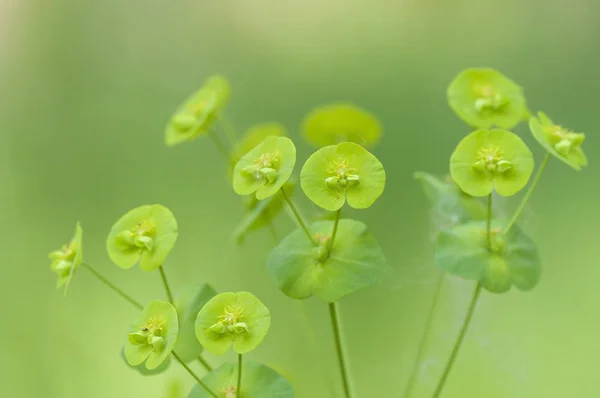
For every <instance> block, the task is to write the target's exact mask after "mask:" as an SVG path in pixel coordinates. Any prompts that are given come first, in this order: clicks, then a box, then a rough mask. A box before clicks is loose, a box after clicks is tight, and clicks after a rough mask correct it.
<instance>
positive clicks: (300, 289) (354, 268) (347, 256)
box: [267, 220, 388, 302]
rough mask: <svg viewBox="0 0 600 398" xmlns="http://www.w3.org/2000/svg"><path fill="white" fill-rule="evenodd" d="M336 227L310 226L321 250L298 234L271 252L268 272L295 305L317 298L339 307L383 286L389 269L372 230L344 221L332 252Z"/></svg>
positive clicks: (329, 222)
mask: <svg viewBox="0 0 600 398" xmlns="http://www.w3.org/2000/svg"><path fill="white" fill-rule="evenodd" d="M333 226H334V222H333V221H320V222H316V223H313V224H312V225H310V226H309V230H310V233H311V234H312V235H313V236H314V237H315V239H316V241H317V242H318V245H317V246H315V245H314V244H313V243H312V242H311V241H310V240H309V239H307V237H306V235H305V234H304V231H302V230H301V229H297V230H295V231H294V232H292V233H291V234H290V235H288V236H287V237H286V238H284V239H283V240H282V241H281V243H280V244H279V245H278V246H277V247H276V248H274V249H273V250H272V251H271V255H270V256H269V260H268V262H267V269H268V270H269V274H270V275H271V277H272V278H273V279H274V280H275V283H276V284H277V287H279V289H281V291H282V292H283V293H284V294H286V295H287V296H289V297H292V298H295V299H306V298H309V297H311V296H312V295H316V296H318V297H319V298H321V299H322V300H324V301H327V302H334V301H337V300H339V299H341V298H342V297H344V296H347V295H349V294H351V293H354V292H356V291H359V290H362V289H365V288H367V287H371V286H375V285H377V284H379V283H380V282H381V281H382V280H383V278H384V276H385V274H386V271H387V270H388V265H387V262H386V260H385V257H384V255H383V252H382V251H381V249H380V248H379V245H378V244H377V241H376V240H375V238H373V236H372V235H371V234H370V233H369V232H368V231H367V226H366V225H365V224H363V223H361V222H359V221H354V220H340V222H339V226H338V231H337V234H336V236H335V240H334V242H333V246H331V235H332V231H333Z"/></svg>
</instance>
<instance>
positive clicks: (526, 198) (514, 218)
mask: <svg viewBox="0 0 600 398" xmlns="http://www.w3.org/2000/svg"><path fill="white" fill-rule="evenodd" d="M548 160H550V152H548V153H546V157H545V158H544V160H542V165H541V166H540V168H539V169H538V171H537V174H536V175H535V177H534V178H533V181H532V182H531V185H530V186H529V189H528V190H527V193H526V194H525V196H523V200H521V204H520V205H519V207H518V208H517V211H515V214H513V216H512V218H511V219H510V221H509V222H508V224H507V225H506V227H505V228H504V234H505V235H506V234H508V231H510V229H511V228H512V227H513V225H514V224H515V223H516V222H517V219H518V218H519V216H520V215H521V213H522V212H523V210H524V209H525V205H527V202H528V201H529V198H530V197H531V194H532V193H533V190H534V189H535V186H536V185H537V183H538V182H539V181H540V178H541V177H542V173H543V171H544V169H545V168H546V165H547V164H548Z"/></svg>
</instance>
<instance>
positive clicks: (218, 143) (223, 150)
mask: <svg viewBox="0 0 600 398" xmlns="http://www.w3.org/2000/svg"><path fill="white" fill-rule="evenodd" d="M208 135H209V136H210V138H211V140H212V141H213V142H214V143H215V146H216V147H217V149H218V150H219V152H220V153H221V155H222V156H223V157H224V158H225V160H226V161H227V164H229V162H230V161H231V157H230V155H229V149H227V147H226V146H225V145H224V144H223V142H221V140H220V139H219V136H218V135H217V133H215V131H214V130H210V131H209V132H208Z"/></svg>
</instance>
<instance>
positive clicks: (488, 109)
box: [448, 68, 528, 129]
mask: <svg viewBox="0 0 600 398" xmlns="http://www.w3.org/2000/svg"><path fill="white" fill-rule="evenodd" d="M448 103H449V104H450V107H451V108H452V109H453V110H454V112H456V114H457V115H458V116H459V117H460V118H461V119H462V120H464V121H465V122H466V123H467V124H469V125H470V126H472V127H475V128H490V127H492V126H497V127H502V128H505V129H510V128H513V127H514V126H515V125H517V123H519V122H520V121H521V120H523V118H525V116H526V115H527V112H528V111H527V104H526V102H525V95H524V94H523V88H522V87H521V86H519V85H518V84H516V83H515V82H513V81H512V80H510V79H509V78H508V77H506V76H504V75H503V74H501V73H500V72H498V71H496V70H494V69H490V68H470V69H466V70H464V71H462V72H461V73H459V75H458V76H457V77H456V78H455V79H454V80H453V81H452V83H451V84H450V87H448Z"/></svg>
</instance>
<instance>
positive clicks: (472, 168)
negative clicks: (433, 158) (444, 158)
mask: <svg viewBox="0 0 600 398" xmlns="http://www.w3.org/2000/svg"><path fill="white" fill-rule="evenodd" d="M532 172H533V154H532V153H531V151H530V150H529V148H528V147H527V145H526V144H525V143H524V142H523V140H522V139H521V138H519V137H518V136H517V135H516V134H513V133H511V132H509V131H506V130H499V129H495V130H477V131H474V132H472V133H471V134H469V135H468V136H466V137H465V138H463V140H462V141H461V142H460V143H459V144H458V146H457V147H456V150H455V151H454V153H453V154H452V156H451V157H450V173H451V174H452V178H453V179H454V181H455V182H456V184H458V186H459V187H460V188H461V189H462V190H463V191H465V192H466V193H468V194H469V195H472V196H486V195H489V194H490V193H492V191H493V190H495V191H496V192H498V194H500V195H502V196H512V195H514V194H516V193H517V192H519V191H520V190H521V189H522V188H523V187H524V186H525V185H527V181H528V180H529V177H531V173H532Z"/></svg>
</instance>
